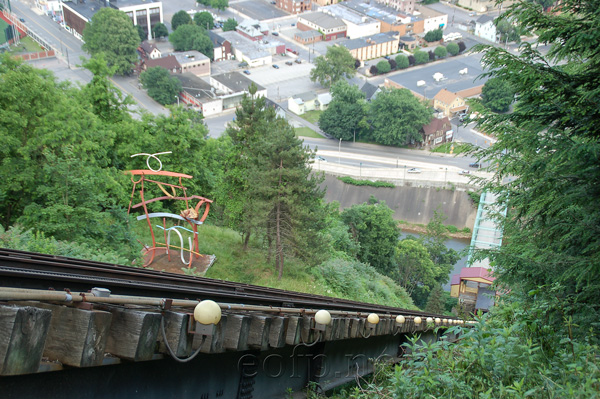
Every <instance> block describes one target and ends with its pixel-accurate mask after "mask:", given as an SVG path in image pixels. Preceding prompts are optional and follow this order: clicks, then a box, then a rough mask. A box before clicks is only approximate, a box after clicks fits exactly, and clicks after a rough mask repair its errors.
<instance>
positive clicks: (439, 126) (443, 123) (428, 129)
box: [423, 116, 450, 136]
mask: <svg viewBox="0 0 600 399" xmlns="http://www.w3.org/2000/svg"><path fill="white" fill-rule="evenodd" d="M449 125H450V120H449V119H448V117H447V116H445V117H443V118H442V119H438V118H433V120H432V121H431V122H429V123H428V124H427V125H423V132H424V133H425V135H427V136H429V135H431V134H435V133H436V132H439V131H440V130H443V129H444V128H445V127H448V126H449Z"/></svg>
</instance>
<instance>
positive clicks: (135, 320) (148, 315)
mask: <svg viewBox="0 0 600 399" xmlns="http://www.w3.org/2000/svg"><path fill="white" fill-rule="evenodd" d="M110 312H111V313H112V315H113V320H112V324H111V326H110V331H109V334H108V341H107V343H106V351H107V352H109V353H111V354H113V355H115V356H117V357H120V358H123V359H127V360H133V361H136V362H139V361H144V360H151V359H152V356H153V355H154V350H155V348H156V343H157V341H158V330H159V328H160V319H161V317H162V316H161V314H160V313H153V312H142V311H135V310H129V309H121V308H114V309H110Z"/></svg>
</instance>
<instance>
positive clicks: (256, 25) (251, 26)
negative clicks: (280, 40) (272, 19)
mask: <svg viewBox="0 0 600 399" xmlns="http://www.w3.org/2000/svg"><path fill="white" fill-rule="evenodd" d="M235 29H236V31H237V32H238V33H239V34H240V35H242V36H244V37H246V38H248V39H250V40H252V41H253V42H256V41H259V40H262V39H263V38H264V37H265V36H266V35H268V34H269V27H268V26H267V24H265V23H263V22H260V21H258V20H256V19H245V20H243V21H242V22H240V24H239V25H238V26H237V27H236V28H235Z"/></svg>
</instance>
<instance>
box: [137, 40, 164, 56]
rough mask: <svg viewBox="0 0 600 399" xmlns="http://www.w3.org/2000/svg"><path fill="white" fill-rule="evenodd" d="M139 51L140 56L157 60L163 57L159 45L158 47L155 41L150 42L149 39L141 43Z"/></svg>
mask: <svg viewBox="0 0 600 399" xmlns="http://www.w3.org/2000/svg"><path fill="white" fill-rule="evenodd" d="M138 52H139V53H140V56H141V57H142V58H145V59H151V60H155V59H157V58H160V57H162V54H161V52H160V50H159V49H158V47H156V46H155V45H154V43H150V42H149V41H148V40H144V41H143V42H142V43H141V44H140V47H138Z"/></svg>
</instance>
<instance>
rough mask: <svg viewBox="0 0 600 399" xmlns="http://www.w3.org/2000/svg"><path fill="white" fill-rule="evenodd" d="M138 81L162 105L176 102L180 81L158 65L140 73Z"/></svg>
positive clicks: (179, 90)
mask: <svg viewBox="0 0 600 399" xmlns="http://www.w3.org/2000/svg"><path fill="white" fill-rule="evenodd" d="M140 81H141V82H142V85H143V86H144V89H146V90H148V95H149V96H150V97H152V98H153V99H155V100H156V101H157V102H158V103H160V104H162V105H167V104H173V103H175V102H177V97H178V96H179V93H180V92H181V82H180V81H179V79H177V78H176V77H174V76H171V74H170V73H169V71H167V70H166V69H165V68H163V67H160V66H155V67H152V68H148V69H147V70H146V71H144V72H142V73H141V74H140Z"/></svg>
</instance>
